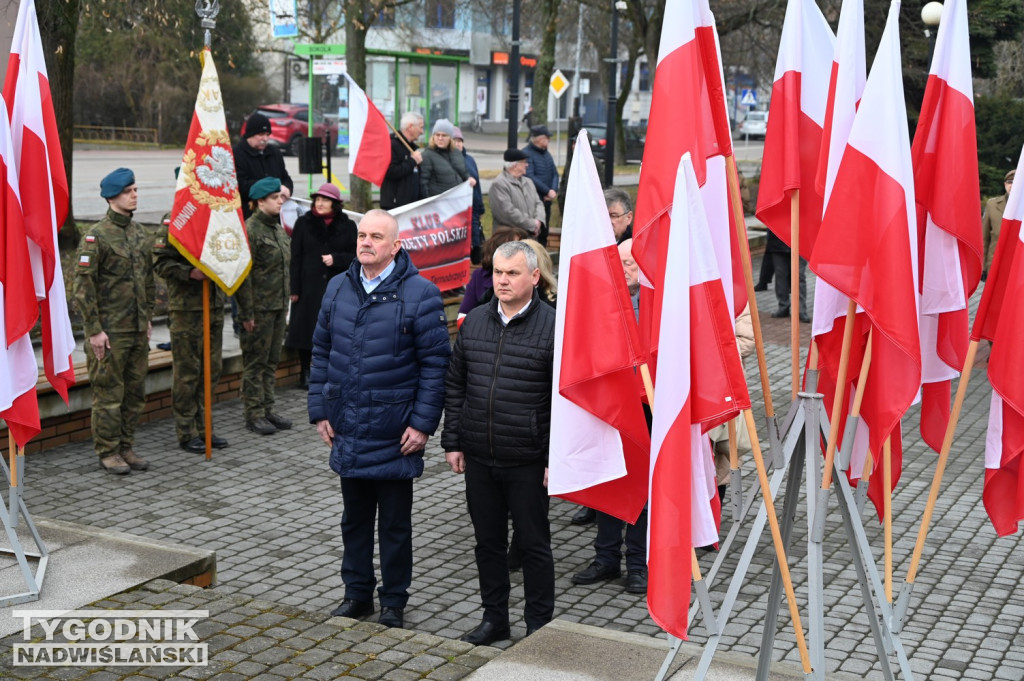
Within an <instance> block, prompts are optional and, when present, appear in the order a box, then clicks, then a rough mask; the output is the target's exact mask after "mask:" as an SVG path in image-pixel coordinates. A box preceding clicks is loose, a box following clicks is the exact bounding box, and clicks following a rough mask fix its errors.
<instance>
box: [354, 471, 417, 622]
mask: <svg viewBox="0 0 1024 681" xmlns="http://www.w3.org/2000/svg"><path fill="white" fill-rule="evenodd" d="M341 496H342V499H343V500H344V502H345V511H344V513H342V515H341V540H342V542H343V543H344V545H345V553H344V555H343V556H342V559H341V581H343V582H344V583H345V598H351V599H352V600H355V601H372V600H373V589H374V587H376V586H377V579H376V577H375V576H374V572H373V526H374V520H375V519H376V521H377V525H378V529H377V536H378V538H379V541H380V577H381V587H380V589H379V590H378V592H377V593H378V595H379V598H380V605H381V607H388V608H404V607H405V604H406V602H407V601H408V600H409V585H410V584H411V583H412V480H365V479H361V478H342V479H341ZM378 511H379V513H378Z"/></svg>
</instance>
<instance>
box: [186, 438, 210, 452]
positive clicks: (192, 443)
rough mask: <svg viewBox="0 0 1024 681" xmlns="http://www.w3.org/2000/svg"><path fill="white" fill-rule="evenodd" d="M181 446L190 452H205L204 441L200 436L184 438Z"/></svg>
mask: <svg viewBox="0 0 1024 681" xmlns="http://www.w3.org/2000/svg"><path fill="white" fill-rule="evenodd" d="M181 448H182V449H184V450H185V451H186V452H192V453H193V454H205V453H206V442H204V441H203V438H201V437H194V438H192V439H191V440H185V441H184V442H182V443H181Z"/></svg>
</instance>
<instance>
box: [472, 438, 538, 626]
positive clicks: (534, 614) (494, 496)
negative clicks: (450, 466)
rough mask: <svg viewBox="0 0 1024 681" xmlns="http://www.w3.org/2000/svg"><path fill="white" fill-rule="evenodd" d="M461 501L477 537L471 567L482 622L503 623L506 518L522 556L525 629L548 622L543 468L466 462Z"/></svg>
mask: <svg viewBox="0 0 1024 681" xmlns="http://www.w3.org/2000/svg"><path fill="white" fill-rule="evenodd" d="M466 501H467V504H468V506H469V517H470V519H472V521H473V533H474V535H475V536H476V549H475V551H476V566H477V570H478V571H479V573H480V601H481V602H482V603H483V606H484V617H483V618H484V620H486V621H488V622H492V623H493V624H497V625H499V626H504V625H505V624H507V623H508V621H509V619H508V595H509V591H510V590H511V584H510V582H509V576H508V556H507V551H508V516H509V513H510V512H511V515H512V528H513V529H514V531H515V534H516V541H517V542H518V544H519V551H520V553H521V554H522V558H523V590H524V592H525V595H526V608H525V609H524V616H525V619H526V626H527V628H528V629H537V628H539V627H542V626H544V625H545V624H547V623H548V622H550V621H551V618H552V617H553V616H554V611H555V561H554V558H553V557H552V555H551V527H550V525H549V524H548V492H547V489H546V488H545V487H544V464H543V463H536V464H527V465H524V466H513V467H510V468H498V467H494V466H487V465H485V464H483V463H480V462H479V461H476V460H474V459H471V458H469V457H467V458H466Z"/></svg>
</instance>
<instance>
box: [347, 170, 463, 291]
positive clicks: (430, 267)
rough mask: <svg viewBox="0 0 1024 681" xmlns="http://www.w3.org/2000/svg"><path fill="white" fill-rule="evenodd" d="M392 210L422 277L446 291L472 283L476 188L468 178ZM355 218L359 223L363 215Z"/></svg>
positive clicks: (400, 233)
mask: <svg viewBox="0 0 1024 681" xmlns="http://www.w3.org/2000/svg"><path fill="white" fill-rule="evenodd" d="M388 212H389V213H391V215H392V216H393V217H394V218H395V220H397V221H398V237H399V238H400V239H401V240H402V248H404V249H405V250H406V251H407V252H408V253H409V257H410V258H411V259H412V263H413V264H414V265H416V268H417V269H418V270H419V271H420V276H422V277H424V278H426V279H429V280H430V281H431V282H433V283H434V284H436V285H437V287H438V288H439V289H441V290H442V291H450V290H452V289H455V288H459V287H460V286H465V285H466V284H467V283H468V282H469V248H470V241H471V239H472V234H471V230H472V229H473V188H472V187H470V186H469V181H468V180H466V181H464V182H462V183H461V184H458V185H456V186H454V187H452V188H451V189H449V190H447V191H445V192H442V193H440V194H437V195H435V196H431V197H428V198H426V199H420V200H419V201H415V202H413V203H407V204H405V205H404V206H399V207H398V208H392V209H391V210H390V211H388ZM349 215H358V214H353V213H349ZM353 219H354V220H356V222H357V223H358V222H359V219H362V215H359V219H356V218H355V217H353Z"/></svg>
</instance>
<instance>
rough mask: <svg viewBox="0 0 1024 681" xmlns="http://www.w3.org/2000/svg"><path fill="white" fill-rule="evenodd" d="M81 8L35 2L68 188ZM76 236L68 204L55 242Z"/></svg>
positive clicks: (72, 241)
mask: <svg viewBox="0 0 1024 681" xmlns="http://www.w3.org/2000/svg"><path fill="white" fill-rule="evenodd" d="M80 9H81V0H53V1H52V2H41V3H36V11H37V12H38V14H39V33H40V37H41V38H42V41H43V53H44V54H45V55H46V71H47V75H48V76H49V79H50V93H51V95H52V97H53V111H54V114H55V115H56V118H57V132H58V134H59V136H60V148H61V153H62V154H63V156H64V171H65V172H66V173H67V177H68V187H69V188H70V187H71V178H72V152H73V150H74V146H73V140H74V133H75V119H74V91H75V86H74V81H75V36H76V35H77V33H78V18H79V11H80ZM78 238H79V236H78V230H77V229H76V228H75V216H74V211H73V210H72V206H68V218H67V220H66V221H65V222H64V225H63V226H62V228H61V230H60V232H58V234H57V243H58V245H59V246H60V248H63V249H67V248H74V247H77V246H78Z"/></svg>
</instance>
